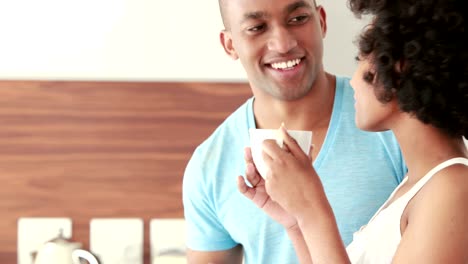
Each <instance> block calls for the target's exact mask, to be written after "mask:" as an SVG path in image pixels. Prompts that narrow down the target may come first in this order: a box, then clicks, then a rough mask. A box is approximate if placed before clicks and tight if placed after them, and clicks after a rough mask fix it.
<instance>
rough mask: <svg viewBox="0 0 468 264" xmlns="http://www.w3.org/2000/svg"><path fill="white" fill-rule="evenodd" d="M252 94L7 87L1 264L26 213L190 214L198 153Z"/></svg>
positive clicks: (82, 228) (151, 85)
mask: <svg viewBox="0 0 468 264" xmlns="http://www.w3.org/2000/svg"><path fill="white" fill-rule="evenodd" d="M250 95H251V92H250V88H248V86H247V85H246V84H236V83H202V82H199V83H197V82H193V83H183V82H180V83H178V82H175V83H162V82H86V81H79V82H74V81H0V262H1V263H2V264H9V263H11V264H13V263H16V254H17V253H16V243H17V242H16V240H17V239H16V236H17V219H18V218H19V217H71V218H72V219H73V239H74V240H77V241H80V242H83V243H84V247H85V248H89V230H88V229H89V220H90V219H91V218H93V217H141V218H143V219H144V220H145V243H144V249H145V257H144V258H145V263H149V242H148V241H149V239H148V229H149V219H151V218H165V217H183V208H182V201H181V184H182V176H183V171H184V169H185V165H186V163H187V161H188V159H189V158H190V156H191V153H192V152H193V150H194V148H195V147H196V146H197V145H198V144H199V143H201V142H202V140H203V139H205V138H206V137H207V136H208V135H209V134H210V133H211V132H212V131H213V130H214V129H215V128H216V126H218V125H219V124H220V123H221V122H222V120H223V119H224V118H226V117H227V116H228V115H229V114H230V113H231V112H232V111H233V110H235V109H236V108H237V107H238V106H239V105H240V104H242V103H243V102H244V101H245V100H246V99H247V98H248V97H249V96H250Z"/></svg>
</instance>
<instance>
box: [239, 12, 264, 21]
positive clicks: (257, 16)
mask: <svg viewBox="0 0 468 264" xmlns="http://www.w3.org/2000/svg"><path fill="white" fill-rule="evenodd" d="M265 17H267V14H266V13H265V12H263V11H254V12H248V13H245V14H244V16H243V18H242V21H241V23H244V22H245V21H247V20H256V19H262V18H265Z"/></svg>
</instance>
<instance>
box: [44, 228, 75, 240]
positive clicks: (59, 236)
mask: <svg viewBox="0 0 468 264" xmlns="http://www.w3.org/2000/svg"><path fill="white" fill-rule="evenodd" d="M48 242H51V243H55V244H69V243H74V242H72V241H70V239H68V238H66V237H65V236H64V235H63V228H60V229H59V233H58V235H57V237H55V238H53V239H51V240H49V241H47V243H48Z"/></svg>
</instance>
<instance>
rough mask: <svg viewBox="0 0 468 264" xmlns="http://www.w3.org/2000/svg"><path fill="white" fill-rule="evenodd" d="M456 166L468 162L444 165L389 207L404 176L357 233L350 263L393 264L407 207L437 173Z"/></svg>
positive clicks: (446, 163)
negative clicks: (402, 217) (401, 222)
mask: <svg viewBox="0 0 468 264" xmlns="http://www.w3.org/2000/svg"><path fill="white" fill-rule="evenodd" d="M453 164H464V165H466V166H468V159H466V158H453V159H450V160H446V161H444V162H442V163H441V164H439V165H437V166H436V167H434V168H433V169H432V170H430V171H429V172H428V173H427V174H426V175H425V176H424V177H423V178H421V179H420V180H419V181H418V182H417V183H416V184H415V185H414V186H413V187H412V188H411V189H410V190H409V191H408V192H406V193H405V194H403V195H402V196H401V197H399V198H398V199H396V200H395V201H394V202H393V203H391V204H390V205H388V207H386V206H387V204H388V203H389V201H390V200H391V199H392V198H393V196H394V195H395V193H396V192H397V191H398V189H400V187H401V186H402V185H403V184H404V183H405V182H406V181H407V180H408V177H405V178H404V179H403V181H402V182H401V183H400V185H398V187H397V188H396V189H395V190H394V191H393V193H392V194H391V195H390V198H388V200H387V201H386V202H385V203H384V204H383V205H382V206H381V207H380V209H379V210H378V211H377V212H376V213H375V215H374V216H373V217H372V219H371V220H370V221H369V223H368V224H367V225H365V226H363V227H361V229H360V230H359V231H357V232H356V233H354V237H353V242H351V244H349V245H348V247H347V248H346V251H347V252H348V256H349V258H350V260H351V263H354V264H356V263H359V264H363V263H372V264H380V263H391V262H392V259H393V256H394V255H395V253H396V250H397V248H398V245H399V244H400V240H401V232H400V220H401V216H402V214H403V211H404V210H405V208H406V205H407V204H408V202H409V201H410V200H411V198H413V197H414V195H416V193H418V191H419V190H420V189H421V188H422V187H423V186H424V185H425V184H426V183H427V182H428V181H429V180H430V179H431V178H432V176H433V175H434V174H436V173H437V172H439V171H440V170H442V169H444V168H446V167H448V166H450V165H453Z"/></svg>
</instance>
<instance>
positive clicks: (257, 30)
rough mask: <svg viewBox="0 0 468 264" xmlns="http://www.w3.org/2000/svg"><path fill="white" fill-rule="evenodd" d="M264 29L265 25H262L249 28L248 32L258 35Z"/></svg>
mask: <svg viewBox="0 0 468 264" xmlns="http://www.w3.org/2000/svg"><path fill="white" fill-rule="evenodd" d="M264 29H265V24H262V25H257V26H253V27H249V28H247V31H248V32H251V33H256V32H260V31H262V30H264Z"/></svg>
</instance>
